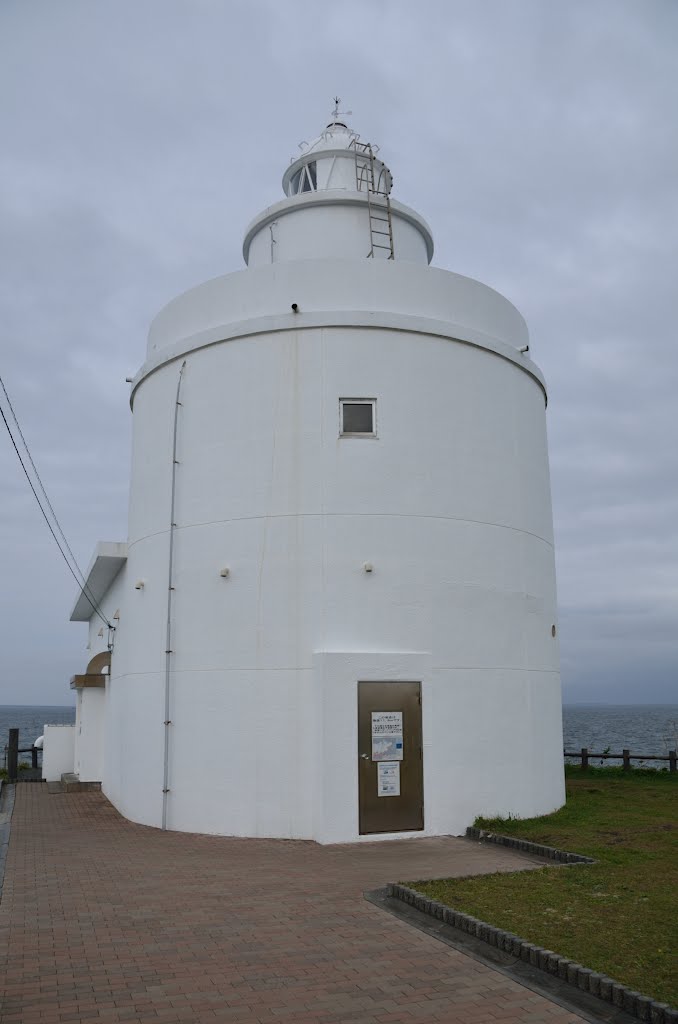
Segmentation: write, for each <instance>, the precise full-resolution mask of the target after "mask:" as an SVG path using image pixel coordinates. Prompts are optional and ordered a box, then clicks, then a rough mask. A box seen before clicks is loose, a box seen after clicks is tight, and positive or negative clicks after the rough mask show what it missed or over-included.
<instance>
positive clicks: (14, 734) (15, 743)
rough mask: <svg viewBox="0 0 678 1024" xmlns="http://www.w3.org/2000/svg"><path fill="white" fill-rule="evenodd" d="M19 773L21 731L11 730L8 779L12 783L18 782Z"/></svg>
mask: <svg viewBox="0 0 678 1024" xmlns="http://www.w3.org/2000/svg"><path fill="white" fill-rule="evenodd" d="M18 771H19V730H18V729H10V730H9V744H8V746H7V777H8V779H9V781H10V782H16V777H17V774H18Z"/></svg>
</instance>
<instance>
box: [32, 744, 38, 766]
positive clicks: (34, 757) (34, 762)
mask: <svg viewBox="0 0 678 1024" xmlns="http://www.w3.org/2000/svg"><path fill="white" fill-rule="evenodd" d="M37 767H38V748H37V747H31V768H37Z"/></svg>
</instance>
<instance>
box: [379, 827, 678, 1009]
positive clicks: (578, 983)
mask: <svg viewBox="0 0 678 1024" xmlns="http://www.w3.org/2000/svg"><path fill="white" fill-rule="evenodd" d="M476 831H479V830H478V829H476ZM535 845H536V844H534V843H528V846H535ZM543 849H546V847H543ZM530 852H531V851H530ZM542 856H545V854H542ZM571 856H576V854H571ZM572 863H581V861H573V862H572ZM386 888H387V891H388V893H389V895H390V896H392V897H393V898H394V899H398V900H401V901H402V902H403V903H408V904H409V905H410V906H411V907H414V908H415V909H416V910H421V911H422V912H423V913H424V914H428V915H429V916H430V917H435V918H437V919H438V920H439V921H443V922H444V923H445V924H448V925H451V926H452V927H453V928H458V929H459V931H462V932H466V933H467V934H468V935H475V937H476V938H478V939H482V940H483V942H487V943H488V945H490V946H496V948H497V949H500V950H503V952H505V953H508V954H509V955H510V956H514V957H516V959H518V960H524V961H525V962H526V963H529V964H532V965H533V966H534V967H537V968H539V969H540V970H542V971H546V972H547V973H548V974H553V975H556V976H557V977H558V978H560V979H561V980H562V981H565V982H567V984H568V985H572V986H574V987H575V988H578V989H581V991H582V992H589V993H590V994H591V995H592V996H597V997H598V999H602V1000H604V1001H605V1002H606V1003H611V1004H612V1005H613V1006H617V1007H619V1008H620V1009H622V1010H625V1011H626V1012H627V1013H630V1014H632V1015H633V1016H634V1017H637V1018H638V1020H642V1021H647V1022H649V1024H678V1010H676V1009H672V1008H671V1007H670V1006H669V1005H668V1003H658V1002H656V1001H655V1000H654V999H650V997H649V996H643V995H641V994H640V992H634V991H633V990H632V989H630V988H626V986H625V985H621V984H620V983H619V982H617V981H613V980H612V978H608V977H607V975H605V974H599V973H598V972H597V971H592V970H590V969H589V968H588V967H582V965H581V964H578V963H575V961H574V960H569V959H568V958H567V957H564V956H560V955H559V954H558V953H554V952H553V951H552V950H550V949H544V948H543V947H542V946H535V945H534V944H533V943H532V942H526V941H525V939H521V938H519V936H518V935H514V934H513V933H512V932H506V931H503V930H502V929H501V928H495V927H494V925H491V924H487V923H486V922H485V921H479V920H478V919H477V918H476V917H471V915H470V914H464V913H462V911H460V910H455V909H454V907H450V906H448V905H447V904H445V903H440V902H439V901H438V900H432V899H429V898H428V896H424V895H423V894H422V893H420V892H417V890H416V889H408V887H407V886H406V885H399V884H397V883H390V884H389V885H388V886H387V887H386Z"/></svg>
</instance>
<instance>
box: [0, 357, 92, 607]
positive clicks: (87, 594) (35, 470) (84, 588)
mask: <svg viewBox="0 0 678 1024" xmlns="http://www.w3.org/2000/svg"><path fill="white" fill-rule="evenodd" d="M0 387H2V390H3V392H4V395H5V398H6V400H7V405H8V406H9V411H10V412H11V414H12V419H13V420H14V423H15V424H16V428H17V430H18V431H19V437H20V438H21V442H22V444H23V446H24V449H25V451H26V455H27V456H28V460H29V462H30V464H31V467H32V469H33V473H34V474H35V478H36V480H37V481H38V484H39V486H40V490H41V491H42V494H43V496H44V499H45V501H46V502H47V507H48V509H49V510H50V512H51V513H52V519H53V520H54V523H55V525H56V528H57V530H58V532H59V535H60V537H61V539H62V541H63V542H64V546H65V548H66V550H67V551H68V553H69V555H70V556H71V561H72V563H73V565H74V566H75V568H76V571H77V573H78V576H79V577H80V582H79V586H80V589H81V590H82V592H83V593H84V594H85V597H87V598H88V600H89V601H90V604H91V605H92V607H93V608H94V606H95V605H97V608H98V604H97V602H96V598H95V597H94V594H93V593H92V591H91V590H90V588H89V586H88V585H87V580H86V579H85V576H84V574H83V573H82V572H81V570H80V566H79V565H78V560H77V558H76V557H75V555H74V554H73V551H72V550H71V546H70V544H69V543H68V540H67V539H66V534H65V533H64V531H63V530H62V529H61V524H60V522H59V519H58V518H57V514H56V512H55V511H54V508H53V507H52V502H51V501H50V500H49V495H48V493H47V491H46V490H45V485H44V484H43V482H42V479H41V478H40V474H39V473H38V467H37V466H36V465H35V462H34V461H33V456H32V455H31V450H30V448H29V447H28V441H27V440H26V438H25V437H24V434H23V430H22V429H21V424H20V423H19V420H18V418H17V414H16V413H15V411H14V406H13V405H12V399H11V398H10V397H9V395H8V394H7V388H6V387H5V382H4V380H3V379H2V377H0Z"/></svg>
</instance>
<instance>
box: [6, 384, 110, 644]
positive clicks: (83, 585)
mask: <svg viewBox="0 0 678 1024" xmlns="http://www.w3.org/2000/svg"><path fill="white" fill-rule="evenodd" d="M0 385H2V390H3V391H4V393H5V398H6V399H7V403H8V405H9V408H10V409H11V412H12V416H13V417H14V422H15V423H16V425H17V429H18V431H19V435H20V437H21V440H22V441H23V444H24V448H25V449H26V452H27V454H28V458H29V460H30V463H31V466H32V467H33V471H34V473H35V476H36V478H37V480H38V482H39V484H40V488H41V490H42V493H43V494H44V495H45V500H46V502H47V505H48V506H49V509H50V512H51V513H52V516H53V517H54V522H55V523H56V526H57V529H58V531H59V533H60V534H61V536H62V537H63V540H64V544H65V546H66V548H67V550H68V552H69V554H70V556H71V558H72V560H73V563H74V565H75V567H76V569H77V571H78V573H79V574H80V579H78V577H77V575H76V573H75V571H74V569H73V567H72V566H71V563H70V562H69V560H68V558H67V556H66V552H65V551H64V549H63V548H62V546H61V543H60V541H59V538H58V537H57V535H56V533H55V532H54V528H53V527H52V524H51V523H50V521H49V517H48V515H47V513H46V512H45V509H44V508H43V505H42V502H41V501H40V496H39V495H38V492H37V491H36V489H35V487H34V486H33V481H32V480H31V477H30V474H29V472H28V470H27V469H26V464H25V462H24V460H23V458H22V457H21V452H20V451H19V449H18V447H17V443H16V441H15V440H14V435H13V434H12V429H11V427H10V425H9V423H8V422H7V417H6V416H5V413H4V410H3V409H2V407H1V406H0V415H1V416H2V419H3V422H4V424H5V427H6V428H7V433H8V434H9V439H10V441H11V442H12V447H13V448H14V451H15V452H16V456H17V458H18V460H19V462H20V464H21V468H22V469H23V471H24V475H25V477H26V479H27V480H28V484H29V486H30V488H31V490H32V491H33V496H34V497H35V500H36V501H37V503H38V508H39V509H40V511H41V512H42V515H43V518H44V520H45V522H46V523H47V526H48V529H49V532H50V533H51V534H52V537H53V538H54V541H55V543H56V546H57V547H58V548H59V551H60V552H61V556H62V558H63V560H64V561H65V563H66V565H67V567H68V571H69V572H70V574H71V576H72V577H73V579H74V580H75V582H76V583H77V584H78V588H79V590H80V592H81V593H82V594H84V596H85V597H86V598H87V601H88V602H89V604H90V605H91V607H92V610H93V611H95V612H96V614H97V615H98V616H99V618H100V619H101V621H102V622H103V623H104V625H105V626H107V627H108V628H109V629H113V628H114V627H113V626H112V625H111V623H110V622H109V621H108V619H107V618H106V617H105V615H103V613H102V612H101V610H100V608H99V606H98V604H97V602H96V600H95V599H94V595H93V594H92V596H91V597H90V593H91V592H90V593H88V590H89V588H88V586H87V582H86V580H85V577H84V576H83V574H82V572H81V570H80V568H79V566H78V563H77V561H76V559H75V556H74V554H73V552H72V551H71V548H70V546H69V544H68V541H67V540H66V537H65V536H64V532H63V530H62V529H61V526H60V525H59V520H58V519H57V517H56V514H55V512H54V509H53V508H52V504H51V502H50V500H49V498H48V497H47V492H46V491H45V488H44V485H43V483H42V480H41V479H40V475H39V474H38V471H37V469H36V468H35V463H34V462H33V458H32V456H31V453H30V450H29V447H28V445H27V444H26V439H25V438H24V435H23V433H22V431H21V427H20V426H19V421H18V420H17V418H16V413H15V412H14V409H13V407H12V403H11V402H10V399H9V395H8V394H7V389H6V388H5V385H4V382H3V380H2V378H1V377H0ZM81 581H82V582H81Z"/></svg>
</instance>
